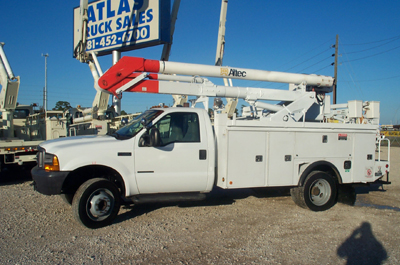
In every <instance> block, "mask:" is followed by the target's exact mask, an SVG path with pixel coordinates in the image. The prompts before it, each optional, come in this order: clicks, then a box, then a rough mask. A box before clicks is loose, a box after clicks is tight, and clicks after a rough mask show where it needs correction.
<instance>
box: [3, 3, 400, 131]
mask: <svg viewBox="0 0 400 265" xmlns="http://www.w3.org/2000/svg"><path fill="white" fill-rule="evenodd" d="M172 2H173V1H172V0H171V4H172ZM77 6H79V0H74V1H49V0H41V1H30V0H29V1H28V0H22V1H1V3H0V19H1V22H2V23H1V30H0V42H5V43H6V45H5V46H4V50H5V52H6V54H7V56H8V59H9V61H10V64H11V66H12V69H13V71H14V74H15V75H19V76H21V86H20V92H19V98H18V102H19V103H20V104H31V103H39V104H40V105H42V103H43V87H44V63H45V60H44V57H42V54H43V53H48V54H49V57H48V99H49V101H48V107H49V109H51V108H53V107H54V106H55V103H56V102H57V101H60V100H62V101H68V102H70V103H71V105H72V106H76V105H81V106H91V104H92V101H93V99H94V96H95V90H94V88H93V78H92V75H91V73H90V71H89V67H88V66H87V65H86V64H83V63H80V62H78V61H77V60H76V59H74V58H73V57H72V50H73V41H72V38H73V34H72V31H73V8H74V7H77ZM220 7H221V1H220V0H214V1H200V0H191V1H188V0H182V1H181V5H180V10H179V14H178V20H177V22H176V29H175V35H174V43H173V45H172V50H171V56H170V60H171V61H177V62H188V63H200V64H210V65H212V64H214V61H215V52H216V44H217V35H218V23H219V14H220ZM399 12H400V1H397V0H391V1H387V0H383V1H370V0H363V1H359V0H353V1H348V0H346V1H344V0H336V1H308V0H303V1H298V0H296V1H292V0H287V1H266V0H252V1H238V0H230V1H229V2H228V13H227V23H226V36H225V39H226V46H225V54H224V61H223V64H224V65H227V66H232V67H242V68H252V69H261V70H271V71H286V72H294V73H297V72H299V73H310V74H312V73H314V74H322V75H330V76H333V73H334V67H333V66H330V64H331V63H332V62H333V61H334V58H333V57H331V55H332V54H333V53H334V49H333V48H331V45H332V44H334V43H335V37H336V34H339V54H340V55H341V57H340V58H339V66H338V100H337V101H338V103H344V102H347V101H348V100H354V99H358V100H364V101H366V100H374V101H380V102H381V123H382V124H388V123H400V100H399V98H400V97H399V96H400V91H399V90H400V86H399V82H400V16H399ZM161 51H162V46H155V47H151V48H145V49H140V50H134V51H130V52H124V53H123V54H122V56H137V57H144V58H149V59H159V58H160V56H161ZM100 63H101V65H102V68H103V71H105V70H106V69H108V68H109V67H110V66H111V63H112V58H111V55H106V56H102V57H101V58H100ZM213 81H214V82H215V83H217V84H222V80H221V81H219V80H213ZM218 82H220V83H218ZM233 83H234V85H237V86H256V87H265V88H280V89H286V86H283V85H282V84H273V83H266V82H255V83H253V82H246V81H235V80H234V82H233ZM158 103H165V104H167V105H170V104H172V97H171V96H167V95H149V94H146V95H144V94H138V93H125V94H124V96H123V100H122V109H123V110H125V111H127V112H138V111H143V110H145V109H147V108H149V107H151V106H153V105H157V104H158ZM239 108H240V106H239Z"/></svg>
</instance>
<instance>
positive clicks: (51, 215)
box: [0, 147, 400, 264]
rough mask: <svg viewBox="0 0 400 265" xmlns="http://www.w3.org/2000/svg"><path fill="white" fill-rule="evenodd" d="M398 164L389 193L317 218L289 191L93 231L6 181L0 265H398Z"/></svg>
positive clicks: (55, 203)
mask: <svg viewBox="0 0 400 265" xmlns="http://www.w3.org/2000/svg"><path fill="white" fill-rule="evenodd" d="M399 158H400V147H394V148H392V150H391V159H392V164H391V174H390V178H391V181H392V185H387V186H384V187H383V188H384V189H382V187H378V186H372V187H370V188H368V189H365V188H359V189H357V200H356V204H355V206H350V205H347V204H343V203H338V204H337V205H335V206H334V207H333V208H332V209H330V210H328V211H325V212H311V211H309V210H305V209H302V208H300V207H298V206H296V205H295V204H294V202H293V201H292V199H291V197H290V195H289V193H288V192H287V190H271V189H263V190H252V189H246V190H241V191H232V190H230V191H220V190H217V191H214V192H213V193H212V194H211V196H210V198H209V199H208V200H206V201H202V202H196V203H179V204H151V205H141V206H132V207H125V208H121V210H120V212H119V215H118V217H117V219H116V220H115V222H114V223H113V224H112V225H111V226H108V227H105V228H101V229H97V230H90V229H87V228H84V227H82V226H80V225H78V223H77V222H76V221H75V220H74V219H73V217H72V213H71V209H70V206H68V205H67V204H65V203H64V202H63V201H62V199H61V198H60V197H59V196H44V195H41V194H39V193H37V192H35V191H33V188H32V187H31V186H30V183H31V181H30V180H29V178H27V177H22V176H18V181H15V178H14V180H11V181H10V180H7V179H6V180H4V179H3V180H1V183H0V201H1V205H0V223H1V225H0V264H167V263H168V264H170V263H173V264H400V247H399V245H400V229H399V227H400V174H399V173H400V161H399ZM368 191H369V194H366V192H368Z"/></svg>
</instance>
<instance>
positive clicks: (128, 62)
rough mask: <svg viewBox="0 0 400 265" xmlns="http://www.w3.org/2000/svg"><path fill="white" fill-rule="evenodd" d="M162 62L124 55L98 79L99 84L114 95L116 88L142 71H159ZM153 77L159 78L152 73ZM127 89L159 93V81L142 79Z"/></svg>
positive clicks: (150, 76) (151, 76)
mask: <svg viewBox="0 0 400 265" xmlns="http://www.w3.org/2000/svg"><path fill="white" fill-rule="evenodd" d="M159 70H160V62H159V61H157V60H147V59H144V58H138V57H126V56H125V57H122V58H121V59H120V60H119V61H118V62H117V63H116V64H115V65H113V66H112V67H111V68H110V69H108V71H107V72H105V73H104V74H103V75H102V76H101V77H100V78H99V81H98V84H99V86H100V87H101V88H102V89H105V90H107V91H109V92H111V93H113V94H114V95H117V93H116V90H117V89H118V88H120V87H122V86H123V85H125V84H127V83H128V82H129V81H131V80H132V79H134V78H135V77H137V76H138V75H139V74H140V72H150V73H158V72H159ZM148 77H149V78H151V79H157V75H155V74H150V75H149V76H148ZM125 91H130V92H145V93H158V81H150V80H142V81H140V82H138V83H137V84H135V85H134V86H133V87H130V88H129V89H127V90H125Z"/></svg>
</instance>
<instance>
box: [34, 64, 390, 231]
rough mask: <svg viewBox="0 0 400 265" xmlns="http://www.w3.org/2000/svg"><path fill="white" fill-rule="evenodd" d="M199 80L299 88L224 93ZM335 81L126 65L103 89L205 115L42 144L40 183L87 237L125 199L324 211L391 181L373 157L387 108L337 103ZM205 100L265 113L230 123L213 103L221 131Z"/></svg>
mask: <svg viewBox="0 0 400 265" xmlns="http://www.w3.org/2000/svg"><path fill="white" fill-rule="evenodd" d="M199 76H208V77H220V78H225V77H228V78H237V79H245V80H259V81H271V82H281V83H289V84H290V85H289V90H288V91H284V90H278V89H262V88H248V87H226V86H217V85H214V84H213V83H211V82H210V81H209V80H207V79H205V78H202V77H199ZM171 81H179V82H171ZM333 84H334V80H333V78H331V77H328V76H317V75H303V74H290V73H282V72H270V71H261V70H252V69H242V68H232V67H221V66H206V65H197V64H184V63H176V62H167V61H165V62H164V61H155V60H146V59H143V58H130V57H123V58H122V59H121V60H120V61H119V62H118V63H117V64H116V65H114V66H113V67H111V68H110V69H109V70H108V71H107V72H106V73H105V74H104V75H102V76H101V77H100V79H99V81H98V85H99V86H100V87H101V88H102V89H104V91H108V92H109V93H112V94H114V95H117V96H119V97H121V95H122V92H123V91H130V92H142V93H163V94H181V95H188V96H197V100H196V103H197V102H203V103H204V105H205V107H206V108H205V109H201V108H188V107H177V108H159V109H151V110H148V111H146V112H144V113H143V114H142V115H140V116H138V117H136V118H135V119H134V120H132V121H131V122H130V123H129V124H128V125H127V126H125V127H123V128H121V129H120V130H118V131H117V132H116V133H114V134H113V135H108V136H81V137H70V138H68V139H57V140H52V141H47V142H44V143H42V144H41V145H40V152H39V155H38V161H37V162H38V165H37V166H36V167H35V168H34V169H33V170H32V176H33V179H34V186H35V188H36V190H37V191H39V192H40V193H43V194H46V195H52V194H61V195H62V196H63V197H64V199H65V200H66V201H68V202H70V203H71V204H72V210H73V213H74V216H75V217H76V218H77V220H78V221H79V222H80V223H81V224H83V225H85V226H87V227H90V228H97V227H101V226H104V225H107V224H110V223H111V222H112V220H113V219H114V218H115V217H116V216H117V214H118V211H119V208H120V204H121V203H122V202H128V203H129V202H130V203H143V202H152V201H160V200H167V199H168V200H182V199H187V200H190V199H201V198H204V197H205V194H207V193H208V192H210V191H211V190H212V189H213V188H214V187H216V186H217V187H220V188H222V189H240V188H254V187H282V186H287V187H290V188H291V195H292V198H293V200H294V201H295V203H296V204H298V205H300V206H302V207H305V208H309V209H311V210H313V211H323V210H327V209H329V208H330V207H332V206H333V205H334V204H335V203H336V201H337V196H338V189H339V187H341V186H347V185H353V184H368V183H372V182H377V181H380V182H381V183H387V184H388V183H389V181H388V172H389V159H387V160H382V159H381V157H380V153H379V154H376V153H375V149H376V144H375V141H376V134H377V129H378V124H379V102H361V101H351V102H349V103H347V104H342V105H331V104H330V97H329V95H327V93H329V92H331V89H332V85H333ZM208 97H229V98H236V99H244V100H246V101H247V102H248V103H249V104H250V106H252V107H253V108H254V109H255V110H258V111H255V112H253V113H252V115H251V117H240V118H239V117H236V116H235V115H233V117H232V118H230V117H228V114H227V113H223V112H222V111H219V109H218V107H219V106H215V111H214V112H215V115H214V124H212V122H211V120H210V118H209V115H208V112H207V110H208V106H207V105H208ZM263 100H268V101H278V104H271V103H267V102H263ZM194 105H195V104H194ZM260 110H261V111H260ZM378 147H380V144H379V146H378ZM385 175H386V177H387V179H386V181H383V180H382V178H383V177H384V176H385Z"/></svg>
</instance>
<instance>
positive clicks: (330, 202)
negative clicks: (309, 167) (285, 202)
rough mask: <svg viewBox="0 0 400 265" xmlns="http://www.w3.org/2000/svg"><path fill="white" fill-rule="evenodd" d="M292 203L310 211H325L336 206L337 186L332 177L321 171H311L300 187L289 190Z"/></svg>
mask: <svg viewBox="0 0 400 265" xmlns="http://www.w3.org/2000/svg"><path fill="white" fill-rule="evenodd" d="M290 194H291V196H292V199H293V201H294V202H295V203H296V204H297V205H299V206H300V207H303V208H308V209H310V210H312V211H315V212H318V211H325V210H328V209H330V208H331V207H332V206H334V205H335V204H336V200H337V184H336V181H335V180H334V179H333V177H332V176H330V175H329V174H327V173H325V172H322V171H312V172H311V173H310V174H309V175H308V176H307V178H306V180H305V182H304V185H303V186H302V187H296V188H293V189H291V190H290Z"/></svg>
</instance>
